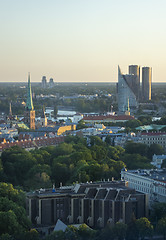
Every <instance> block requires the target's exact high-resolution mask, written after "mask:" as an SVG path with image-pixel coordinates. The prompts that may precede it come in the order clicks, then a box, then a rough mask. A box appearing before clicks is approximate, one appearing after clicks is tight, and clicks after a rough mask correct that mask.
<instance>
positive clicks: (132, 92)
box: [117, 65, 152, 114]
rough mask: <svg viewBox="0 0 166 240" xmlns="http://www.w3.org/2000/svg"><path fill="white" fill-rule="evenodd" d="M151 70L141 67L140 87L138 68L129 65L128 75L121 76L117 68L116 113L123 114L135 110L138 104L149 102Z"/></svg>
mask: <svg viewBox="0 0 166 240" xmlns="http://www.w3.org/2000/svg"><path fill="white" fill-rule="evenodd" d="M151 90H152V68H150V67H142V87H141V84H140V66H138V65H130V66H129V74H122V72H121V70H120V67H119V66H118V84H117V93H118V112H119V114H124V113H126V112H129V109H133V110H134V109H136V108H137V107H138V102H139V101H140V100H141V101H149V100H151Z"/></svg>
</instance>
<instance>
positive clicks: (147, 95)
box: [142, 67, 152, 100]
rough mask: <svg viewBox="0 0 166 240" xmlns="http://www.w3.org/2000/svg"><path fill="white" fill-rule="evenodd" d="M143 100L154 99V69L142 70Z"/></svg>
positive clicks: (145, 68)
mask: <svg viewBox="0 0 166 240" xmlns="http://www.w3.org/2000/svg"><path fill="white" fill-rule="evenodd" d="M142 98H143V99H144V100H151V98H152V68H150V67H143V68H142Z"/></svg>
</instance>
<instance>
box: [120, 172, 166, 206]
mask: <svg viewBox="0 0 166 240" xmlns="http://www.w3.org/2000/svg"><path fill="white" fill-rule="evenodd" d="M121 179H122V180H123V181H125V182H126V184H127V185H128V186H129V187H130V188H134V189H135V190H136V191H139V192H142V193H145V194H148V197H149V202H150V204H152V203H154V202H166V170H156V169H140V170H128V171H127V170H125V169H123V170H122V171H121Z"/></svg>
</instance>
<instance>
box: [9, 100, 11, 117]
mask: <svg viewBox="0 0 166 240" xmlns="http://www.w3.org/2000/svg"><path fill="white" fill-rule="evenodd" d="M9 116H10V117H11V116H12V103H11V102H10V103H9Z"/></svg>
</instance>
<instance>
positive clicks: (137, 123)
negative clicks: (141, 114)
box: [125, 119, 141, 128]
mask: <svg viewBox="0 0 166 240" xmlns="http://www.w3.org/2000/svg"><path fill="white" fill-rule="evenodd" d="M140 125H141V122H140V121H139V120H136V119H132V120H129V121H127V122H126V123H125V127H129V128H136V127H139V126H140Z"/></svg>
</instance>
